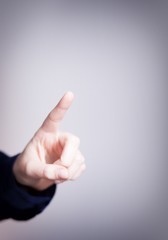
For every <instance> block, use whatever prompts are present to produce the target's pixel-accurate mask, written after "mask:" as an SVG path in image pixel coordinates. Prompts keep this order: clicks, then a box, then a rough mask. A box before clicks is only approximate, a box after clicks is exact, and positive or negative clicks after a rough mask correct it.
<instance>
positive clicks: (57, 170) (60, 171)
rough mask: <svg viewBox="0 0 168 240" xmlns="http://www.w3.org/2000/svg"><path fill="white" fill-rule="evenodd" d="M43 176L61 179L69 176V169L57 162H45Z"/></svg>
mask: <svg viewBox="0 0 168 240" xmlns="http://www.w3.org/2000/svg"><path fill="white" fill-rule="evenodd" d="M43 177H44V178H47V179H49V180H54V181H61V180H67V179H68V177H69V174H68V170H67V168H65V167H62V166H58V165H56V164H45V167H44V170H43Z"/></svg>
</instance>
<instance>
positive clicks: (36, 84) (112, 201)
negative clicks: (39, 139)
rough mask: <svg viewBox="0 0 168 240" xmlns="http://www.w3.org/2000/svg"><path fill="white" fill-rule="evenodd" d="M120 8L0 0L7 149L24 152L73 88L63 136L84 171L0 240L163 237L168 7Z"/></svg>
mask: <svg viewBox="0 0 168 240" xmlns="http://www.w3.org/2000/svg"><path fill="white" fill-rule="evenodd" d="M116 2H117V3H116ZM116 2H112V1H111V2H110V1H102V2H100V1H89V2H87V1H0V32H1V38H0V52H1V54H0V64H1V67H0V111H1V121H0V123H1V124H0V133H1V137H0V146H1V149H2V150H3V151H5V152H6V153H8V154H10V155H13V154H16V153H18V152H20V151H22V149H23V148H24V146H25V145H26V143H27V142H28V141H29V139H30V138H31V137H32V135H33V134H34V132H35V131H36V129H38V127H39V126H40V125H41V123H42V121H43V119H44V118H45V117H46V115H47V114H48V112H49V111H50V110H51V109H52V108H53V107H54V106H55V104H56V103H57V101H58V100H59V98H60V97H61V96H62V94H63V93H64V92H65V91H67V90H71V91H73V92H74V94H75V96H76V99H75V102H74V104H73V106H72V108H71V109H70V110H69V112H68V113H67V115H66V118H65V120H64V121H63V123H62V125H61V129H62V130H65V131H70V132H72V133H74V134H76V135H77V136H79V137H80V138H81V150H82V152H83V154H84V155H85V158H86V164H87V171H86V172H85V173H84V174H83V175H82V177H81V178H80V179H79V180H78V181H75V182H69V183H65V184H63V185H60V186H59V187H58V191H57V194H56V196H55V197H54V199H53V201H52V203H51V204H50V205H49V207H48V208H47V209H46V210H45V211H44V212H43V213H42V214H41V215H39V216H37V217H36V218H34V219H32V220H30V221H27V222H16V221H13V220H7V221H4V222H1V224H0V239H2V240H15V239H16V240H21V239H24V240H28V239H36V240H38V239H39V240H40V239H48V240H54V239H58V240H66V239H68V240H71V239H73V240H75V239H80V240H85V239H105V240H106V239H114V240H115V239H120V240H121V239H124V240H126V239H129V240H130V239H131V238H132V239H136V240H137V239H140V240H144V239H148V240H149V239H157V240H163V239H167V237H166V236H167V233H166V229H167V216H168V215H167V209H168V203H167V189H168V188H167V186H168V184H167V171H168V170H167V156H168V152H167V116H168V115H167V85H168V84H167V62H166V58H167V57H166V56H167V54H166V51H167V46H166V43H167V27H166V25H167V18H166V15H167V6H166V4H165V3H162V2H161V1H158V3H157V2H153V3H152V4H151V1H149V2H148V1H145V3H143V1H123V2H122V1H116ZM119 2H120V3H119ZM1 171H2V170H1Z"/></svg>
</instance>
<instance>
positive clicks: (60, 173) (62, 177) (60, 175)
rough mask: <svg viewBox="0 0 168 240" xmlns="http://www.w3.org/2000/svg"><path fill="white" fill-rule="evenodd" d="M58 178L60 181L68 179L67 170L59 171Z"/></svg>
mask: <svg viewBox="0 0 168 240" xmlns="http://www.w3.org/2000/svg"><path fill="white" fill-rule="evenodd" d="M59 177H60V178H61V179H68V177H69V174H68V170H67V169H60V171H59Z"/></svg>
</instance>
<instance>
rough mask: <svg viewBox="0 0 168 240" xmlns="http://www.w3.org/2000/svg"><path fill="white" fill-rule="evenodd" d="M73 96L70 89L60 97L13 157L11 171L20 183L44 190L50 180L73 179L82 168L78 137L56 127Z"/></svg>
mask: <svg viewBox="0 0 168 240" xmlns="http://www.w3.org/2000/svg"><path fill="white" fill-rule="evenodd" d="M73 98H74V96H73V94H72V93H71V92H67V93H66V94H65V95H64V96H63V97H62V99H61V100H60V101H59V103H58V104H57V106H56V107H55V108H54V109H53V110H52V111H51V112H50V113H49V115H48V117H47V118H46V119H45V121H44V122H43V124H42V126H41V127H40V129H39V130H38V131H37V132H36V133H35V135H34V137H33V138H32V139H31V141H30V142H29V143H28V145H27V146H26V148H25V149H24V151H23V152H22V153H21V154H20V155H19V156H18V158H17V159H16V161H15V163H14V166H13V172H14V175H15V178H16V180H17V181H18V182H19V183H20V184H22V185H25V186H29V187H32V188H34V189H37V190H44V189H46V188H48V187H49V186H51V185H52V184H53V183H62V182H64V181H66V180H75V179H76V178H78V177H79V176H80V175H81V173H82V172H83V170H84V169H85V163H84V157H83V155H82V154H81V152H80V150H79V142H80V141H79V138H77V137H76V136H74V135H72V134H70V133H65V132H60V131H59V125H60V122H61V121H62V120H63V118H64V116H65V113H66V111H67V110H68V109H69V107H70V106H71V104H72V101H73Z"/></svg>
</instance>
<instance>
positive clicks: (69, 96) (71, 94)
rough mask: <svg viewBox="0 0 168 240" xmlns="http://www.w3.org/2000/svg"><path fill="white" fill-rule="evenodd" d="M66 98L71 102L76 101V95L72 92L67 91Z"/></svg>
mask: <svg viewBox="0 0 168 240" xmlns="http://www.w3.org/2000/svg"><path fill="white" fill-rule="evenodd" d="M65 95H66V97H68V98H69V99H70V100H73V99H74V94H73V92H72V91H67V92H66V93H65Z"/></svg>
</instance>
